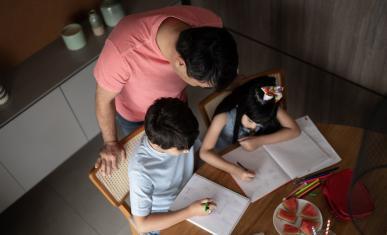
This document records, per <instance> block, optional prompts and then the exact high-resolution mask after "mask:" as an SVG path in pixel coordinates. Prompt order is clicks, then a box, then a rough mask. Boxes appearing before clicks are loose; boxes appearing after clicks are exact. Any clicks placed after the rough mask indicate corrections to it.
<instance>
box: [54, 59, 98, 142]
mask: <svg viewBox="0 0 387 235" xmlns="http://www.w3.org/2000/svg"><path fill="white" fill-rule="evenodd" d="M95 63H96V62H93V63H91V64H89V65H88V66H87V67H86V68H84V69H83V70H82V71H80V72H79V73H78V74H76V75H74V76H73V77H72V78H71V79H70V80H68V81H67V82H65V83H64V84H63V85H62V86H61V88H62V90H63V93H64V94H65V96H66V99H67V100H68V102H69V104H70V106H71V108H72V110H73V112H74V114H75V116H76V117H77V119H78V121H79V123H80V124H81V127H82V129H83V131H84V132H85V134H86V136H87V138H88V139H89V140H91V139H92V138H93V137H95V136H96V135H97V134H98V133H99V132H100V130H99V126H98V123H97V119H96V117H95V87H96V82H95V79H94V76H93V68H94V66H95Z"/></svg>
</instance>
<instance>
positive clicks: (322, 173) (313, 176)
mask: <svg viewBox="0 0 387 235" xmlns="http://www.w3.org/2000/svg"><path fill="white" fill-rule="evenodd" d="M337 169H339V167H334V168H331V169H328V170H325V171H320V172H316V173H313V174H310V175H307V176H304V177H302V178H299V179H298V180H299V181H303V180H309V179H313V178H317V177H320V176H324V175H327V174H329V173H331V172H333V171H335V170H337Z"/></svg>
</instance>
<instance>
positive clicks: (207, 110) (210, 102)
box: [199, 69, 286, 127]
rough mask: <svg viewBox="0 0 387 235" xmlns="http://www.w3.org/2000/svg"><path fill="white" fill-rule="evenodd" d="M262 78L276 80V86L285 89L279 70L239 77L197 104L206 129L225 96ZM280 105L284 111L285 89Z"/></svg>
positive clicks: (281, 73)
mask: <svg viewBox="0 0 387 235" xmlns="http://www.w3.org/2000/svg"><path fill="white" fill-rule="evenodd" d="M262 76H270V77H274V78H275V79H276V83H277V85H280V86H283V87H285V83H284V76H283V72H282V70H281V69H273V70H269V71H266V72H263V73H258V74H254V75H251V76H248V77H241V78H238V79H236V80H235V81H234V82H233V84H231V85H230V87H229V88H227V89H225V90H223V91H220V92H214V93H212V94H210V95H209V96H207V97H206V98H204V99H203V100H202V101H200V102H199V111H200V113H201V115H202V118H203V121H204V123H205V124H206V125H207V127H209V126H210V123H211V119H212V116H213V115H214V112H215V109H216V107H217V106H218V105H219V103H220V102H221V101H222V100H223V99H224V98H225V97H226V96H227V95H229V94H231V92H232V91H233V89H235V88H236V87H238V86H240V85H242V84H244V83H246V82H248V81H250V80H251V79H254V78H257V77H262ZM280 105H281V107H282V108H284V109H286V88H285V89H284V94H283V98H282V100H281V104H280Z"/></svg>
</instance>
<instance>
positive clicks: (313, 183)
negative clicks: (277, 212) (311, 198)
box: [296, 179, 320, 197]
mask: <svg viewBox="0 0 387 235" xmlns="http://www.w3.org/2000/svg"><path fill="white" fill-rule="evenodd" d="M319 182H320V180H319V179H316V180H315V181H313V182H312V183H310V184H308V185H306V186H305V187H304V188H302V189H300V190H299V191H298V192H296V197H298V195H300V194H301V193H303V192H304V191H306V190H308V189H309V188H310V187H313V186H314V185H315V184H317V183H319Z"/></svg>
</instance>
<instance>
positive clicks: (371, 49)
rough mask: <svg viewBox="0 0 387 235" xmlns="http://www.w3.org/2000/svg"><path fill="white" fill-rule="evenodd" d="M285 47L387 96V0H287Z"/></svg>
mask: <svg viewBox="0 0 387 235" xmlns="http://www.w3.org/2000/svg"><path fill="white" fill-rule="evenodd" d="M280 15H281V33H280V36H281V48H280V49H281V50H283V51H285V52H287V53H289V54H291V55H294V56H296V57H299V58H300V59H303V60H305V61H308V62H310V63H312V64H315V65H318V66H319V67H322V68H324V69H326V70H328V71H330V72H332V73H335V74H338V75H340V76H342V77H345V78H347V79H349V80H351V81H353V82H356V83H358V84H360V85H362V86H365V87H368V88H370V89H372V90H375V91H377V92H379V93H383V94H387V69H386V68H387V1H385V0H369V1H363V0H319V1H308V0H283V1H282V3H281V14H280Z"/></svg>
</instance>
